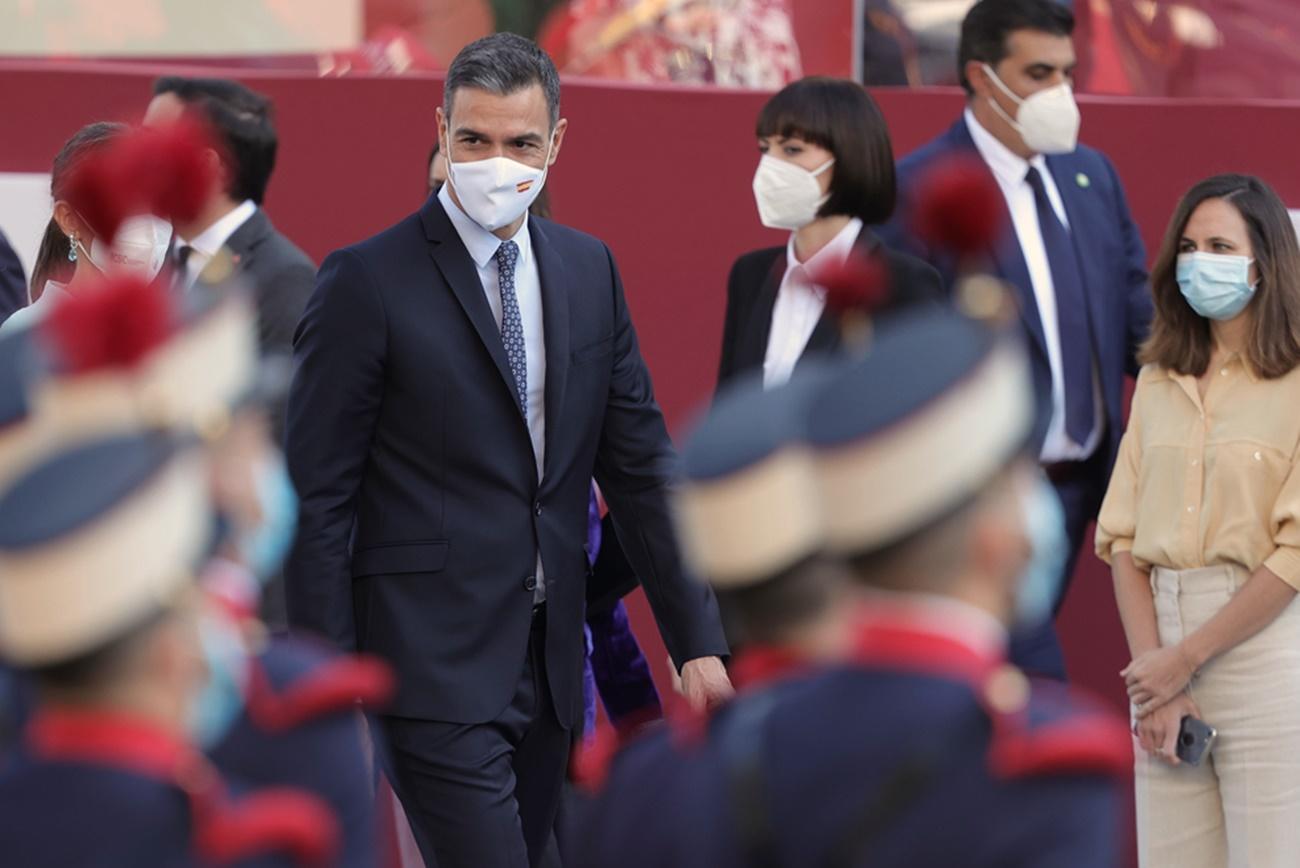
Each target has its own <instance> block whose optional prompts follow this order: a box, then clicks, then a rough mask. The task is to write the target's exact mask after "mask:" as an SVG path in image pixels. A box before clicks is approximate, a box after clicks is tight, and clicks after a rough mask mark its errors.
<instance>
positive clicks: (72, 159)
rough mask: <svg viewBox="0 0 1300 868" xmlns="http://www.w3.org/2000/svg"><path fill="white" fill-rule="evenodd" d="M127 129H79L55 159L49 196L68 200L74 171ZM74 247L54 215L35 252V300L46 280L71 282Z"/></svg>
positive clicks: (97, 126)
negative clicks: (68, 189) (69, 254)
mask: <svg viewBox="0 0 1300 868" xmlns="http://www.w3.org/2000/svg"><path fill="white" fill-rule="evenodd" d="M126 129H127V127H126V124H116V123H109V122H108V121H97V122H96V123H93V124H89V125H87V126H84V127H82V128H81V129H79V130H77V132H76V133H74V134H73V136H72V138H70V139H68V141H67V142H65V143H64V145H63V147H62V148H60V149H59V153H58V155H57V156H56V157H55V158H54V169H53V171H52V172H51V174H50V197H51V198H52V199H53V200H54V201H55V202H58V201H60V200H62V199H66V198H67V192H68V191H67V187H68V181H69V179H70V178H71V177H72V173H73V170H74V169H76V168H77V166H79V165H81V162H82V160H84V159H86V157H88V156H90V155H91V154H93V153H95V152H96V151H98V150H99V149H101V148H103V147H104V146H105V145H107V144H108V143H109V142H111V141H112V140H113V139H114V138H116V137H117V136H119V135H121V134H122V133H124V132H126ZM71 248H72V245H71V244H69V243H68V237H67V236H66V235H64V234H63V230H62V229H60V228H59V224H58V221H56V220H55V219H54V217H53V216H51V217H50V222H49V223H47V224H46V225H45V235H44V236H42V237H41V247H40V250H38V251H37V253H36V264H35V266H33V268H32V282H31V296H32V301H36V299H38V298H40V297H41V293H42V292H43V291H44V290H45V283H46V281H50V280H53V281H55V282H56V283H67V282H68V281H69V280H71V279H72V273H73V272H74V271H76V266H75V265H73V263H72V262H71V261H70V260H69V258H68V253H69V251H70V250H71Z"/></svg>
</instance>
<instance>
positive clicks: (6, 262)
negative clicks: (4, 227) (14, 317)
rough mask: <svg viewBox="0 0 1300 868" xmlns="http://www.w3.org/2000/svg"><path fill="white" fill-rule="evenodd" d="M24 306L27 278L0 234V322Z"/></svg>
mask: <svg viewBox="0 0 1300 868" xmlns="http://www.w3.org/2000/svg"><path fill="white" fill-rule="evenodd" d="M26 306H27V278H26V277H24V276H23V264H22V263H21V262H19V261H18V254H17V253H14V249H13V247H11V246H10V245H9V239H8V238H6V237H5V234H4V233H3V232H0V322H4V321H5V320H7V319H8V318H9V314H11V313H13V312H14V311H16V310H18V309H19V308H23V307H26Z"/></svg>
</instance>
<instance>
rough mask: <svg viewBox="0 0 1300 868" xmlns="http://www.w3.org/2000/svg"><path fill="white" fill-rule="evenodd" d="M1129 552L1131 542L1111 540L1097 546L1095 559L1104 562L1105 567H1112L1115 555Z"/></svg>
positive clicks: (1131, 549) (1127, 540)
mask: <svg viewBox="0 0 1300 868" xmlns="http://www.w3.org/2000/svg"><path fill="white" fill-rule="evenodd" d="M1131 551H1133V540H1131V539H1113V540H1110V541H1108V542H1105V543H1102V544H1101V545H1099V546H1097V557H1099V558H1101V559H1102V560H1103V561H1105V562H1106V566H1112V565H1113V564H1112V561H1113V560H1114V557H1115V555H1119V554H1123V553H1124V552H1131Z"/></svg>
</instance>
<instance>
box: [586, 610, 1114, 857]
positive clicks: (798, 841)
mask: <svg viewBox="0 0 1300 868" xmlns="http://www.w3.org/2000/svg"><path fill="white" fill-rule="evenodd" d="M871 643H872V645H873V647H872V649H871V650H870V651H868V652H866V653H861V654H859V659H858V660H856V661H855V662H853V663H852V664H851V665H842V666H839V667H836V668H833V669H829V670H819V671H810V672H808V673H805V674H799V675H797V676H794V677H787V678H785V679H784V680H781V681H778V682H776V683H773V684H770V685H767V686H763V687H760V688H759V689H756V690H753V689H751V690H744V689H742V693H741V695H740V697H739V698H738V699H737V700H736V701H735V702H733V703H731V704H730V705H728V706H727V707H725V708H724V709H723V710H722V711H721V712H720V713H719V714H717V715H716V716H715V717H714V718H713V719H712V720H710V721H709V722H708V724H707V729H706V730H705V731H704V732H703V733H702V734H701V735H700V736H698V737H696V738H691V737H690V736H689V735H685V736H683V735H682V734H680V733H679V732H672V731H663V730H661V731H660V732H658V733H656V734H655V735H653V736H651V737H648V738H646V739H644V740H641V741H638V742H634V743H633V744H631V745H630V746H629V747H627V748H626V749H625V750H623V751H622V752H621V753H620V754H619V755H618V756H617V757H616V758H615V760H614V762H613V764H612V767H611V768H610V770H609V773H608V777H607V779H606V782H605V785H604V787H603V789H602V790H601V791H600V794H599V796H598V797H597V798H596V800H595V801H594V803H593V804H592V805H591V806H590V811H589V813H588V814H587V816H585V817H584V818H583V825H582V829H583V834H582V836H575V838H574V840H575V841H585V842H586V848H585V850H584V851H583V852H581V853H580V854H577V855H578V856H579V858H578V859H577V861H576V862H575V863H574V865H575V866H578V868H595V866H605V865H621V866H664V868H667V866H676V868H690V866H700V868H705V866H709V868H726V866H737V868H739V866H773V868H775V866H782V868H787V866H788V868H795V866H799V868H802V866H810V868H811V866H818V868H823V866H825V868H833V866H837V865H838V866H859V865H862V866H865V865H871V866H873V868H887V866H898V868H904V866H906V868H924V866H951V865H961V866H963V868H979V866H989V868H994V866H999V868H1004V866H1035V868H1058V866H1059V868H1067V866H1068V868H1088V866H1097V868H1101V866H1106V868H1111V866H1114V865H1115V864H1117V862H1118V832H1119V813H1118V812H1119V779H1120V777H1121V776H1122V775H1123V773H1124V771H1125V770H1126V769H1127V768H1128V766H1129V764H1130V763H1131V762H1132V755H1131V747H1130V744H1129V738H1128V734H1127V730H1126V729H1125V727H1124V725H1123V723H1122V722H1120V721H1117V720H1116V719H1114V718H1113V717H1111V716H1108V715H1103V714H1100V713H1099V712H1096V711H1094V710H1090V709H1087V708H1084V707H1082V706H1080V705H1079V703H1078V701H1077V700H1075V699H1074V698H1072V697H1071V696H1070V695H1068V694H1066V693H1065V692H1064V691H1065V688H1059V689H1056V690H1053V691H1051V692H1048V693H1038V692H1036V693H1034V695H1033V697H1032V699H1030V700H1029V701H1028V703H1027V704H1024V705H1023V707H1022V708H1020V709H1019V710H1012V709H1014V708H1015V706H1016V705H1019V704H1022V703H1023V702H1024V699H1025V698H1026V697H1027V694H1025V693H1023V692H1021V688H1023V687H1025V686H1027V682H1026V681H1024V680H1023V677H1020V676H1018V673H1014V671H1013V670H1009V669H1006V668H1002V669H999V668H998V667H997V666H996V665H989V661H983V660H981V659H979V658H978V657H977V656H976V655H973V654H972V653H971V652H970V651H969V650H968V649H966V648H965V647H964V646H960V645H958V644H955V643H952V642H949V641H938V642H936V641H934V638H933V637H932V636H929V635H926V634H923V633H919V632H917V631H915V630H912V629H905V630H890V631H886V632H885V633H882V634H877V635H875V638H873V639H872V640H871ZM751 653H752V652H751ZM737 680H738V681H744V680H745V679H743V678H740V677H738V679H737ZM994 705H1001V706H1002V707H1004V708H1007V709H1008V710H1007V711H1000V710H998V709H997V708H995V707H993V706H994Z"/></svg>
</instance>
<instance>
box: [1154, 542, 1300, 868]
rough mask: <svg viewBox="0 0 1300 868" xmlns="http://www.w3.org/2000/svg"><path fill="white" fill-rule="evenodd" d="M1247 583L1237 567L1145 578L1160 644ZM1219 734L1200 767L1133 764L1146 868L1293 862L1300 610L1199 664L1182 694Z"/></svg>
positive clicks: (1299, 825)
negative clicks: (1148, 580) (1188, 696)
mask: <svg viewBox="0 0 1300 868" xmlns="http://www.w3.org/2000/svg"><path fill="white" fill-rule="evenodd" d="M1248 578H1249V575H1248V574H1247V573H1246V572H1245V571H1244V570H1241V569H1239V568H1235V567H1205V568H1202V569H1197V570H1166V569H1162V568H1159V567H1157V568H1155V569H1153V570H1152V572H1151V589H1152V591H1153V593H1154V594H1155V607H1156V622H1157V624H1158V626H1159V630H1160V644H1161V645H1163V646H1169V645H1173V644H1175V643H1176V642H1178V641H1179V640H1180V639H1182V638H1183V636H1185V635H1187V634H1188V633H1191V632H1192V631H1194V630H1196V629H1197V628H1198V627H1200V626H1201V625H1202V624H1204V623H1205V622H1206V621H1208V620H1209V619H1210V618H1212V617H1213V616H1214V615H1215V613H1217V612H1218V611H1219V610H1220V609H1222V608H1223V607H1224V606H1225V605H1226V604H1227V602H1228V600H1230V599H1231V598H1232V595H1233V594H1234V593H1236V591H1237V589H1238V588H1240V587H1241V586H1242V585H1243V584H1244V583H1245V582H1246V580H1247V579H1248ZM1189 689H1190V692H1191V695H1192V699H1193V700H1195V702H1196V704H1197V706H1198V707H1199V708H1200V710H1201V715H1202V716H1203V718H1204V719H1205V722H1206V723H1208V724H1210V725H1211V726H1213V727H1215V728H1216V729H1217V730H1218V731H1219V739H1218V742H1217V743H1216V744H1215V746H1214V749H1213V751H1211V753H1210V756H1209V757H1208V759H1207V760H1205V761H1204V762H1203V763H1202V764H1201V766H1200V767H1199V768H1194V767H1192V766H1189V765H1180V766H1177V767H1173V766H1170V765H1168V764H1166V763H1165V762H1164V761H1163V760H1160V759H1159V758H1157V757H1153V756H1150V755H1149V754H1147V753H1146V751H1144V750H1142V749H1141V747H1138V746H1137V744H1136V741H1135V743H1134V752H1135V754H1136V756H1137V760H1136V763H1137V766H1136V783H1137V829H1138V854H1139V863H1140V865H1141V866H1142V868H1283V866H1286V868H1296V866H1300V604H1297V603H1296V602H1292V603H1291V604H1290V605H1289V606H1287V608H1286V609H1285V610H1284V611H1283V612H1282V614H1281V615H1279V616H1278V617H1277V619H1276V620H1275V621H1274V622H1273V623H1272V624H1270V625H1269V626H1267V627H1265V628H1264V629H1263V630H1261V631H1260V632H1259V633H1258V634H1256V635H1255V636H1253V637H1251V638H1250V639H1247V640H1246V641H1245V642H1243V643H1241V644H1240V645H1238V646H1237V647H1235V648H1233V649H1232V650H1230V651H1228V652H1226V653H1225V654H1222V655H1220V656H1219V657H1217V658H1215V659H1214V660H1212V661H1211V662H1210V663H1209V664H1208V665H1206V666H1205V668H1203V669H1202V670H1201V671H1200V673H1199V674H1198V675H1197V676H1196V677H1195V678H1194V679H1193V680H1192V684H1191V687H1190V688H1189Z"/></svg>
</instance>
